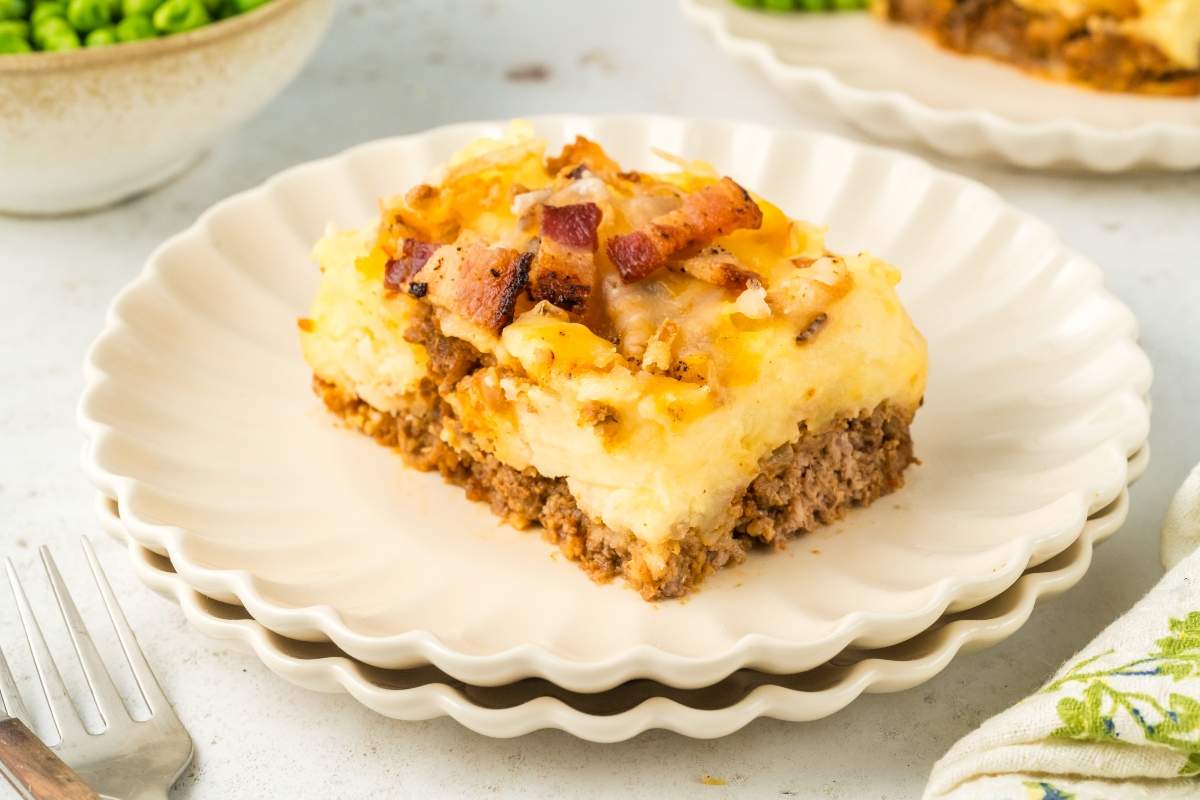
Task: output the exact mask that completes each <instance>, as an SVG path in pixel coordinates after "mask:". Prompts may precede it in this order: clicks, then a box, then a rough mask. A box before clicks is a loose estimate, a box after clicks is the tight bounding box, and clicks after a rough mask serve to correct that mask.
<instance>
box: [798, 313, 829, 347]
mask: <svg viewBox="0 0 1200 800" xmlns="http://www.w3.org/2000/svg"><path fill="white" fill-rule="evenodd" d="M828 321H829V315H828V314H826V313H825V312H824V311H822V312H821V313H820V314H817V315H816V316H815V317H813V318H812V322H810V323H808V325H807V326H806V327H805V328H804V330H802V331H800V333H798V334H796V344H804V343H805V342H807V341H808V340H809V339H811V338H812V337H814V336H816V335H817V333H818V332H819V331H820V330H821V328H824V327H825V323H826V322H828Z"/></svg>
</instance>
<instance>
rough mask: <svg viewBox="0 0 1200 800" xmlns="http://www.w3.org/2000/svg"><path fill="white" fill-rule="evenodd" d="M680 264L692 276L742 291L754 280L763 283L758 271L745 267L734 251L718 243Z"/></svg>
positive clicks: (725, 287)
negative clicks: (731, 251) (735, 256)
mask: <svg viewBox="0 0 1200 800" xmlns="http://www.w3.org/2000/svg"><path fill="white" fill-rule="evenodd" d="M679 266H680V267H682V268H683V270H684V272H687V273H688V274H689V275H691V276H692V277H695V278H699V279H700V280H702V281H705V282H707V283H711V284H713V285H715V286H720V287H722V288H724V289H736V290H738V291H742V290H743V289H745V288H746V287H748V286H749V285H750V284H751V283H752V282H755V283H759V284H761V283H762V278H761V277H760V276H759V274H758V273H757V272H754V271H753V270H749V269H746V268H744V267H743V266H742V265H741V264H740V263H739V262H738V260H737V259H736V258H734V256H733V254H732V253H730V252H729V251H728V250H726V249H725V248H723V247H719V246H717V245H713V246H712V247H706V248H704V251H703V252H701V253H700V255H698V256H693V257H692V258H689V259H686V260H684V261H682V262H680V264H679Z"/></svg>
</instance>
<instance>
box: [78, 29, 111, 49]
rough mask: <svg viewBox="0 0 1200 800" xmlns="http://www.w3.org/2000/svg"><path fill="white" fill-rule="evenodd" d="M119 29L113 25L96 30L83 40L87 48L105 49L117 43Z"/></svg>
mask: <svg viewBox="0 0 1200 800" xmlns="http://www.w3.org/2000/svg"><path fill="white" fill-rule="evenodd" d="M117 41H118V40H117V29H116V28H115V27H113V26H112V25H109V26H108V27H107V28H96V30H94V31H92V32H91V33H89V34H88V35H87V38H85V39H84V40H83V44H84V46H85V47H105V46H107V45H110V44H116V43H117Z"/></svg>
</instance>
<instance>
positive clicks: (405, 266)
mask: <svg viewBox="0 0 1200 800" xmlns="http://www.w3.org/2000/svg"><path fill="white" fill-rule="evenodd" d="M439 247H441V245H439V244H435V243H433V242H421V241H417V240H416V239H405V240H404V244H403V245H402V246H401V248H400V252H399V253H398V254H397V255H396V257H395V258H391V259H388V262H387V266H386V267H384V269H383V285H384V286H385V287H387V288H388V289H390V290H391V291H393V292H399V291H402V290H403V289H404V285H405V284H406V283H408V282H409V281H411V280H412V279H413V276H414V275H416V274H417V273H418V272H420V271H421V268H422V267H424V266H425V263H426V262H427V261H429V258H430V256H432V255H433V253H434V251H435V250H437V249H438V248H439Z"/></svg>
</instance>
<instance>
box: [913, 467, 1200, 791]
mask: <svg viewBox="0 0 1200 800" xmlns="http://www.w3.org/2000/svg"><path fill="white" fill-rule="evenodd" d="M1197 544H1200V465H1197V467H1196V469H1194V470H1193V471H1192V473H1191V475H1190V476H1189V477H1188V479H1187V480H1186V481H1185V482H1184V484H1183V486H1182V487H1181V488H1180V490H1179V493H1178V494H1177V495H1176V497H1175V499H1174V501H1173V502H1172V504H1171V507H1170V509H1169V511H1168V513H1167V520H1166V523H1165V525H1164V527H1163V541H1162V556H1163V561H1164V564H1166V565H1167V566H1170V567H1172V569H1171V570H1170V572H1168V573H1167V574H1166V575H1165V576H1164V577H1163V579H1162V580H1161V581H1160V582H1159V584H1158V585H1157V586H1155V587H1154V588H1153V589H1151V590H1150V593H1149V594H1147V595H1146V596H1145V597H1144V598H1143V599H1142V600H1141V601H1139V602H1138V603H1137V605H1135V606H1134V607H1133V608H1132V609H1131V610H1129V611H1128V612H1126V614H1125V615H1124V616H1122V617H1120V618H1119V619H1117V620H1116V621H1115V622H1114V623H1112V624H1111V625H1109V626H1108V628H1106V629H1105V630H1104V631H1103V632H1102V633H1101V634H1100V635H1099V636H1098V637H1096V639H1095V640H1094V641H1092V643H1091V644H1089V645H1087V647H1085V648H1084V649H1083V650H1082V652H1080V653H1079V654H1078V655H1076V656H1075V657H1074V658H1072V659H1071V660H1069V661H1068V662H1067V663H1066V664H1064V665H1063V666H1062V667H1061V668H1059V670H1058V672H1057V673H1055V675H1054V677H1052V678H1051V679H1050V681H1049V682H1048V683H1047V684H1046V685H1045V686H1043V687H1042V688H1041V689H1040V690H1038V691H1037V692H1036V693H1035V694H1033V695H1031V696H1030V697H1027V698H1025V699H1024V700H1022V701H1021V702H1020V703H1018V704H1017V705H1015V706H1013V707H1012V708H1010V709H1008V710H1006V711H1003V712H1001V713H1000V714H998V715H996V716H995V717H992V718H991V719H990V720H988V721H987V722H985V723H984V724H983V725H982V726H981V727H980V728H979V729H978V730H975V731H973V732H972V733H970V734H968V735H967V736H965V737H964V738H963V739H961V740H960V741H959V742H958V743H957V744H955V745H954V747H952V748H950V751H949V752H947V753H946V755H945V756H943V757H942V759H941V760H940V761H938V762H937V764H935V765H934V767H933V772H932V774H931V775H930V778H929V783H928V785H927V786H926V788H925V800H975V799H976V798H980V799H981V800H982V799H984V798H986V800H1129V799H1130V798H1185V797H1186V798H1200V550H1197V549H1196V547H1197Z"/></svg>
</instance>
